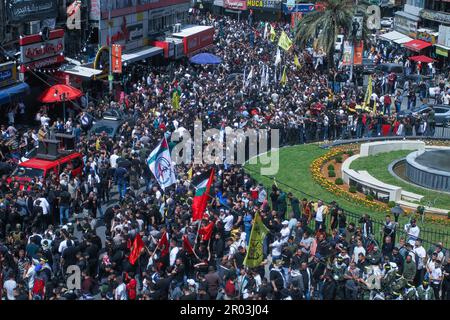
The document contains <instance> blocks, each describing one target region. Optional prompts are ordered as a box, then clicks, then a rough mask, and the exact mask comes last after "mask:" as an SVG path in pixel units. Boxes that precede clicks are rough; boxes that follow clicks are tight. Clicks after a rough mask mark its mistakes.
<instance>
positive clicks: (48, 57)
mask: <svg viewBox="0 0 450 320" xmlns="http://www.w3.org/2000/svg"><path fill="white" fill-rule="evenodd" d="M19 44H20V63H21V64H23V65H25V66H30V65H36V63H37V64H39V65H40V66H41V67H43V66H46V65H49V64H52V63H51V62H52V61H57V62H60V60H61V61H62V60H64V30H62V29H58V30H53V31H50V32H49V34H48V40H45V38H44V36H41V35H39V34H35V35H31V36H26V37H22V38H21V39H20V41H19ZM55 57H56V58H57V59H56V60H55V59H52V58H55ZM61 58H62V59H61Z"/></svg>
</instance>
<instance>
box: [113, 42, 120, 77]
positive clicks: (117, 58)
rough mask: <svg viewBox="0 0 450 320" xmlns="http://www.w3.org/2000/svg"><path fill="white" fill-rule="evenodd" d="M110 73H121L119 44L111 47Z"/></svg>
mask: <svg viewBox="0 0 450 320" xmlns="http://www.w3.org/2000/svg"><path fill="white" fill-rule="evenodd" d="M111 58H112V72H114V73H122V46H121V45H120V44H113V45H112V57H111Z"/></svg>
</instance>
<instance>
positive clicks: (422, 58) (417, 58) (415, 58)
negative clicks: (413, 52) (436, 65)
mask: <svg viewBox="0 0 450 320" xmlns="http://www.w3.org/2000/svg"><path fill="white" fill-rule="evenodd" d="M409 60H412V61H416V62H423V63H430V62H435V61H436V60H434V59H431V58H430V57H427V56H424V55H420V56H412V57H409Z"/></svg>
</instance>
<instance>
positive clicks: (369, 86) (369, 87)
mask: <svg viewBox="0 0 450 320" xmlns="http://www.w3.org/2000/svg"><path fill="white" fill-rule="evenodd" d="M371 96H372V76H370V75H369V80H368V82H367V90H366V95H365V96H364V104H363V105H364V109H366V108H368V107H369V105H370V97H371ZM376 111H377V105H376V103H375V104H374V105H373V112H376Z"/></svg>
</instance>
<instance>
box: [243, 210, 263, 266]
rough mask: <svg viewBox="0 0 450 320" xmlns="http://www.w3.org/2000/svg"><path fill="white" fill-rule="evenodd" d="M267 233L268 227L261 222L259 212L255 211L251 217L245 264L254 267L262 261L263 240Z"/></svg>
mask: <svg viewBox="0 0 450 320" xmlns="http://www.w3.org/2000/svg"><path fill="white" fill-rule="evenodd" d="M268 233H269V229H267V227H266V226H265V225H264V223H263V222H262V220H261V217H260V216H259V212H256V214H255V218H254V219H253V226H252V231H251V232H250V242H249V245H248V250H247V255H246V256H245V259H244V265H245V266H247V267H249V268H255V267H258V266H259V265H260V264H261V262H262V261H263V241H264V238H265V237H266V235H267V234H268Z"/></svg>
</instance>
